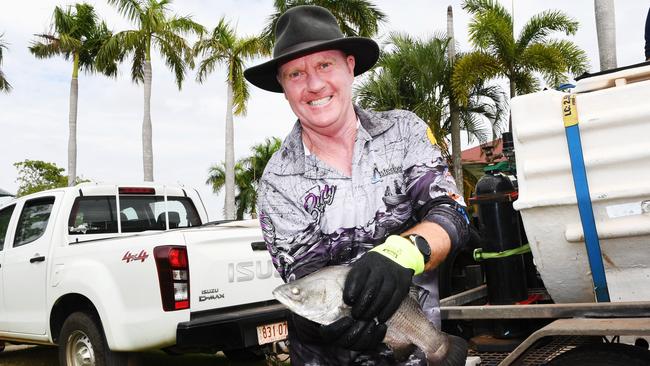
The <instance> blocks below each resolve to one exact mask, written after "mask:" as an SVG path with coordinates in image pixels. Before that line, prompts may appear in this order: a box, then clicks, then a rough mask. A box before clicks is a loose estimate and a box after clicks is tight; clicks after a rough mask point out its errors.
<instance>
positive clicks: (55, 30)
mask: <svg viewBox="0 0 650 366" xmlns="http://www.w3.org/2000/svg"><path fill="white" fill-rule="evenodd" d="M52 19H53V23H52V26H51V27H52V28H51V31H50V32H49V33H43V34H36V35H35V36H36V37H37V39H39V40H38V41H33V42H32V45H31V46H30V47H29V51H30V52H31V53H32V54H33V55H34V56H35V57H37V58H50V57H52V56H58V55H60V56H63V58H64V59H66V60H69V59H72V60H73V62H74V66H73V67H74V68H75V69H74V70H73V76H76V72H77V68H78V69H79V70H84V71H86V72H91V73H92V72H95V71H99V72H101V73H103V74H105V75H109V76H115V75H116V74H117V64H116V63H115V62H107V63H105V64H102V65H101V66H100V67H98V65H97V64H96V63H95V59H96V56H97V53H98V52H99V49H100V48H101V46H102V45H103V44H104V43H105V42H106V41H107V40H108V39H110V37H111V36H112V33H111V32H110V31H109V30H108V26H107V25H106V23H105V22H103V21H100V20H99V18H98V17H97V14H96V13H95V9H94V8H93V7H92V5H89V4H86V3H82V4H75V5H74V6H68V7H67V8H65V9H63V8H61V7H58V6H57V7H55V8H54V14H53V15H52Z"/></svg>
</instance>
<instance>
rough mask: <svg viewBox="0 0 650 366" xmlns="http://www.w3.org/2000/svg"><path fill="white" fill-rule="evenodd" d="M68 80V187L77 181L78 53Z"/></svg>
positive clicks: (75, 55)
mask: <svg viewBox="0 0 650 366" xmlns="http://www.w3.org/2000/svg"><path fill="white" fill-rule="evenodd" d="M73 57H74V60H73V66H72V80H70V110H69V111H68V187H72V186H74V184H75V182H76V181H77V101H78V100H79V79H78V75H79V55H78V54H77V53H75V54H74V56H73Z"/></svg>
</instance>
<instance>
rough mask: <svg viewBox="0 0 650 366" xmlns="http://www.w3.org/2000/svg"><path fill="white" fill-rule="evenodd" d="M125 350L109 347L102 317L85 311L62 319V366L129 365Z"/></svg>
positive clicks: (60, 349)
mask: <svg viewBox="0 0 650 366" xmlns="http://www.w3.org/2000/svg"><path fill="white" fill-rule="evenodd" d="M127 360H128V357H127V355H126V354H125V353H118V352H112V351H111V350H110V349H109V348H108V344H107V343H106V338H105V337H104V332H103V331H102V328H101V326H100V323H99V320H98V319H95V317H93V316H91V315H89V314H86V313H82V312H77V313H72V314H71V315H70V316H68V318H67V319H66V320H65V322H63V327H62V328H61V334H60V336H59V365H60V366H126V365H127Z"/></svg>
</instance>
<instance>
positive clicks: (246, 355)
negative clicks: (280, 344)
mask: <svg viewBox="0 0 650 366" xmlns="http://www.w3.org/2000/svg"><path fill="white" fill-rule="evenodd" d="M223 353H224V354H225V355H226V357H228V359H229V360H230V361H234V362H254V361H261V360H263V359H264V358H265V356H264V352H262V350H261V349H259V348H257V347H249V348H242V349H229V350H227V351H223Z"/></svg>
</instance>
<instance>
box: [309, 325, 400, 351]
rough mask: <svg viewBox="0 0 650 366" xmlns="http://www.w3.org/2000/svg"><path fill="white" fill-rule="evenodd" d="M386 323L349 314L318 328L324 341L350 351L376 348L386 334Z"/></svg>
mask: <svg viewBox="0 0 650 366" xmlns="http://www.w3.org/2000/svg"><path fill="white" fill-rule="evenodd" d="M386 329H387V327H386V324H384V323H377V322H375V321H374V320H354V319H352V318H350V317H349V316H346V317H345V318H341V319H339V320H337V321H335V322H334V323H332V324H330V325H324V326H322V327H321V328H320V334H321V335H322V337H323V341H324V342H325V343H330V344H335V345H337V346H339V347H342V348H345V349H349V350H352V351H360V352H361V351H368V350H373V349H375V348H377V346H378V345H379V344H381V342H382V341H383V340H384V337H385V336H386Z"/></svg>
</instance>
